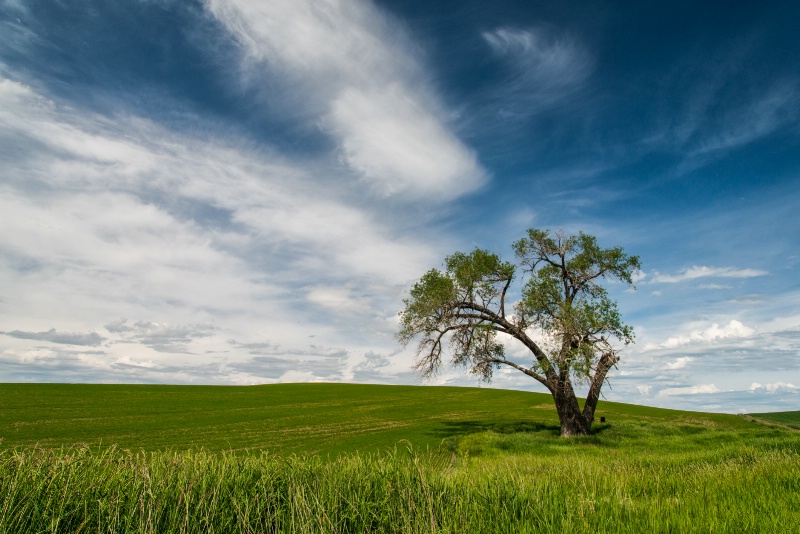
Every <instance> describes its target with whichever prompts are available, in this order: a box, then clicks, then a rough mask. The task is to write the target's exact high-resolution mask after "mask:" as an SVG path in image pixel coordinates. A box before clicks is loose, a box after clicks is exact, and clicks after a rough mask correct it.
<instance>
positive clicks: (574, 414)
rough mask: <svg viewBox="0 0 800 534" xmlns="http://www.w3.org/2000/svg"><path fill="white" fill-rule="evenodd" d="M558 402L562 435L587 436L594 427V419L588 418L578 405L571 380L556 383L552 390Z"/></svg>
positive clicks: (557, 407)
mask: <svg viewBox="0 0 800 534" xmlns="http://www.w3.org/2000/svg"><path fill="white" fill-rule="evenodd" d="M552 393H553V400H554V401H555V403H556V410H557V411H558V419H559V422H560V423H561V436H563V437H568V436H586V435H588V434H589V431H590V430H591V428H592V420H591V419H589V420H587V418H586V417H584V414H583V413H582V412H581V410H580V407H579V406H578V398H577V397H576V396H575V391H574V390H573V388H572V383H570V382H569V381H567V382H562V383H561V384H558V385H556V387H555V388H553V390H552Z"/></svg>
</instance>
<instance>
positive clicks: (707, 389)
mask: <svg viewBox="0 0 800 534" xmlns="http://www.w3.org/2000/svg"><path fill="white" fill-rule="evenodd" d="M719 392H720V389H719V388H718V387H717V386H715V385H714V384H702V385H699V386H690V387H683V388H667V389H662V390H661V391H659V392H658V396H659V397H672V396H675V395H701V394H705V393H719Z"/></svg>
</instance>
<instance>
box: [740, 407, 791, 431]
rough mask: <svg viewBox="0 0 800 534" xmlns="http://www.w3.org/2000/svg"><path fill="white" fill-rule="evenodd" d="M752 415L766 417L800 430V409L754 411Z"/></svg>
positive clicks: (760, 417) (768, 419)
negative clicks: (793, 410)
mask: <svg viewBox="0 0 800 534" xmlns="http://www.w3.org/2000/svg"><path fill="white" fill-rule="evenodd" d="M750 415H751V416H753V417H757V418H759V419H766V420H767V421H773V422H775V423H780V424H782V425H786V426H788V427H791V428H795V429H798V430H800V411H796V412H772V413H753V414H750Z"/></svg>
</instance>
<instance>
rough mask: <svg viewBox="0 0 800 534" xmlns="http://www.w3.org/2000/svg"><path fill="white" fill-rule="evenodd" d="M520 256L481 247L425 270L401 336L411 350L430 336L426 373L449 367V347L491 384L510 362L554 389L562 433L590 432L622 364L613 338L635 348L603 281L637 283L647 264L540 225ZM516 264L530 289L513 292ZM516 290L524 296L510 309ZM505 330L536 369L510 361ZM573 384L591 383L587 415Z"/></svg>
mask: <svg viewBox="0 0 800 534" xmlns="http://www.w3.org/2000/svg"><path fill="white" fill-rule="evenodd" d="M514 251H515V252H516V256H517V259H518V260H519V263H518V265H514V264H512V263H508V262H503V261H501V260H500V257H499V256H498V255H497V254H493V253H490V252H488V251H486V250H480V249H476V250H474V251H473V252H472V253H470V254H464V253H461V252H457V253H455V254H453V255H452V256H449V257H448V258H447V259H446V260H445V267H446V268H445V271H444V272H442V271H439V270H437V269H431V270H430V271H428V272H427V273H425V275H424V276H423V277H422V278H420V280H419V281H418V282H417V283H415V284H414V286H413V287H412V288H411V292H410V298H407V299H405V300H404V301H403V302H404V304H405V309H404V310H403V311H402V312H400V319H401V329H400V331H399V332H398V334H397V338H398V340H399V341H400V343H402V344H403V345H404V346H405V345H408V343H409V342H411V340H412V339H414V338H417V337H419V336H421V341H420V342H419V345H418V347H417V359H416V363H415V369H416V370H417V371H418V372H419V373H420V374H421V375H422V376H423V377H430V376H432V375H435V374H436V373H437V371H438V370H439V369H440V368H441V366H442V353H443V352H444V345H445V343H446V342H449V348H450V352H451V353H452V363H453V364H454V365H460V366H464V367H467V368H469V370H470V372H472V373H476V374H478V375H480V377H481V378H482V379H483V380H485V381H487V382H488V381H490V380H491V378H492V373H493V372H494V370H495V369H499V368H500V366H503V365H507V366H509V367H513V368H514V369H517V370H518V371H521V372H523V373H525V374H526V375H528V376H530V377H532V378H534V379H535V380H538V381H539V382H541V383H542V384H543V385H544V386H545V387H546V388H547V389H548V390H549V391H550V393H552V395H553V400H554V401H555V405H556V409H557V410H558V417H559V420H560V422H561V435H562V436H573V435H585V434H588V433H589V430H590V429H591V426H592V422H593V421H594V411H595V408H596V407H597V401H598V398H599V396H600V389H601V388H602V386H603V382H604V381H605V379H606V374H607V373H608V371H609V369H611V367H612V366H614V365H615V364H616V363H617V362H618V361H619V356H618V353H617V350H616V349H615V348H614V347H613V346H612V341H613V340H617V341H620V342H622V343H623V344H624V345H627V344H629V343H632V342H633V329H632V328H631V327H630V326H627V325H625V324H623V322H622V319H621V317H620V314H619V311H618V310H617V305H616V302H614V301H612V300H611V299H609V297H608V293H607V291H606V290H605V288H604V287H603V286H601V285H600V283H601V281H603V280H604V279H617V280H620V281H622V282H624V283H626V284H628V285H630V286H633V281H632V279H631V275H632V274H633V273H634V272H635V271H636V270H637V269H639V268H640V265H639V258H638V257H637V256H628V255H627V254H625V253H624V252H623V250H622V249H621V248H619V247H617V248H611V249H601V248H599V247H598V246H597V240H596V238H595V237H593V236H590V235H586V234H584V233H582V232H581V233H579V234H578V235H577V236H567V235H564V234H563V232H556V233H555V234H553V235H551V233H550V232H549V231H546V230H535V229H531V230H528V235H527V237H525V238H523V239H520V240H519V241H517V242H516V243H514ZM517 267H519V268H520V270H521V272H522V280H521V284H522V285H521V287H520V286H517V285H514V286H513V287H512V283H513V282H514V279H515V274H516V271H517ZM514 291H516V292H517V297H518V298H519V300H518V301H517V302H515V303H514V304H513V305H512V306H508V303H507V299H509V298H511V295H512V294H513V292H514ZM498 334H504V335H507V336H511V337H512V338H514V339H516V340H517V341H519V342H520V343H522V345H523V346H524V347H526V348H527V349H528V351H530V355H531V356H532V363H531V365H530V366H529V367H526V366H525V365H523V364H520V363H515V362H514V361H511V360H509V359H508V358H507V357H506V354H505V348H504V345H503V344H502V343H501V341H500V340H499V339H498ZM515 359H516V358H515ZM518 361H520V360H518ZM527 363H528V362H525V364H527ZM573 380H578V381H583V382H585V383H586V384H587V385H588V386H589V393H588V394H587V396H586V402H585V403H584V406H583V410H581V409H580V406H579V404H578V399H577V397H576V396H575V390H574V389H573Z"/></svg>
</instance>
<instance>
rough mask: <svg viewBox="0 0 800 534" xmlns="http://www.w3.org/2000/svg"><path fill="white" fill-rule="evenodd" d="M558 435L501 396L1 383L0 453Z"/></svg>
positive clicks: (523, 402) (529, 403) (639, 410)
mask: <svg viewBox="0 0 800 534" xmlns="http://www.w3.org/2000/svg"><path fill="white" fill-rule="evenodd" d="M601 415H604V416H606V418H607V420H608V422H609V424H611V425H613V424H614V423H621V422H624V421H670V422H672V421H687V422H691V421H695V420H696V421H700V422H705V424H709V425H717V426H720V425H721V426H724V427H725V428H732V429H736V428H748V427H750V426H753V424H752V423H751V422H748V421H745V420H743V419H742V418H740V417H737V416H733V415H724V414H703V413H694V412H679V411H672V410H660V409H656V408H647V407H641V406H634V405H625V404H616V403H608V402H601V403H600V405H599V407H598V411H597V417H599V416H601ZM502 428H521V429H525V428H528V429H531V428H534V429H540V430H544V431H545V432H546V433H547V434H548V435H552V434H556V433H557V432H558V417H557V414H556V412H555V408H554V406H553V401H552V398H551V397H550V396H549V395H545V394H539V393H526V392H520V391H508V390H499V389H485V388H483V389H481V388H452V387H417V386H380V385H358V384H279V385H267V386H248V387H225V386H159V385H81V384H0V438H2V440H3V441H2V442H0V448H15V447H33V446H39V447H44V448H57V447H62V446H71V445H75V444H86V445H89V446H92V447H97V446H99V445H101V444H104V445H112V444H113V445H117V446H119V447H120V448H123V449H125V448H127V449H131V450H140V449H141V450H146V451H157V450H164V449H172V450H188V449H200V448H202V449H204V450H207V451H212V452H213V451H223V450H227V451H244V450H266V451H269V452H271V453H275V454H291V453H318V454H321V455H323V456H327V455H329V454H337V453H341V452H352V451H367V452H375V451H382V450H384V449H386V448H387V447H392V446H394V445H395V444H396V443H398V442H399V441H400V440H405V441H407V442H409V443H411V444H412V445H413V446H414V447H416V448H419V449H425V448H438V447H439V446H440V445H441V443H442V442H443V440H447V439H452V438H453V437H458V436H462V435H466V434H470V433H474V432H478V431H482V430H491V429H502Z"/></svg>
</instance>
